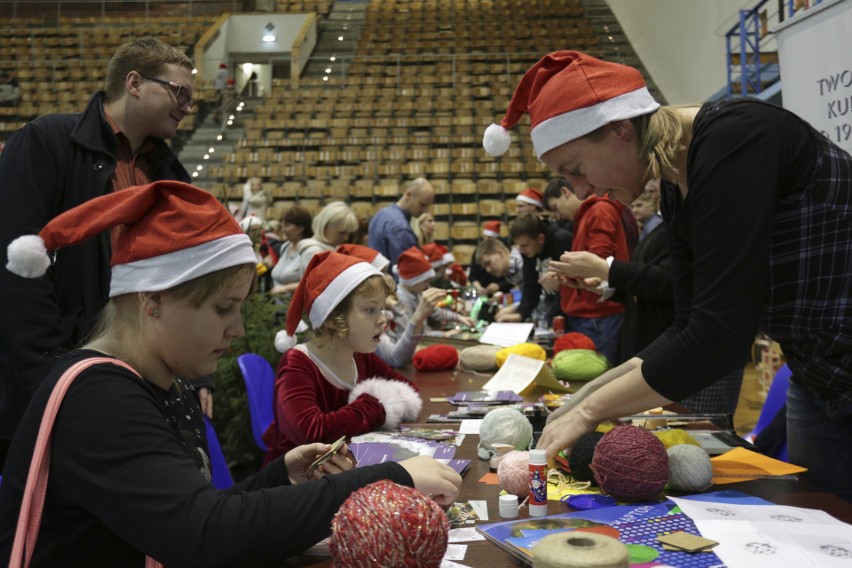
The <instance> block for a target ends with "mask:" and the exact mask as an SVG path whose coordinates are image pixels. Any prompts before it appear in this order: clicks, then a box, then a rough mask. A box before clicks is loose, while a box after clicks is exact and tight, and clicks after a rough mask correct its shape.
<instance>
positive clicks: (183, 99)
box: [142, 75, 192, 108]
mask: <svg viewBox="0 0 852 568" xmlns="http://www.w3.org/2000/svg"><path fill="white" fill-rule="evenodd" d="M142 77H144V78H145V79H147V80H149V81H154V82H155V83H159V84H161V85H165V86H166V87H168V88H169V90H170V91H171V92H173V93H174V94H175V98H176V99H177V102H178V105H179V106H186V105H189V108H192V97H191V96H189V95H188V94H187V92H186V89H185V88H184V87H183V86H182V85H178V84H177V83H175V82H173V81H164V80H162V79H157V78H156V77H151V76H149V75H142Z"/></svg>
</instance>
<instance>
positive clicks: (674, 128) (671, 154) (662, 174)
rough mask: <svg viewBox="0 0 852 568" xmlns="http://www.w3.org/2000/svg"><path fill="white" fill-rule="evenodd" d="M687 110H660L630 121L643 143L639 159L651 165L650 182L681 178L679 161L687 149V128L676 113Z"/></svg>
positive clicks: (647, 173) (637, 136) (648, 172)
mask: <svg viewBox="0 0 852 568" xmlns="http://www.w3.org/2000/svg"><path fill="white" fill-rule="evenodd" d="M687 107H688V105H684V106H681V107H660V108H659V109H657V111H656V112H654V113H651V114H643V115H642V116H637V117H635V118H632V119H630V120H631V122H632V123H633V129H634V130H635V131H636V139H637V140H638V141H639V156H640V157H641V158H642V160H644V161H645V163H646V164H648V169H647V170H646V175H647V176H648V177H649V178H657V179H659V178H667V179H668V178H672V177H675V176H677V175H679V174H680V172H679V171H678V169H677V167H676V166H675V160H676V159H677V156H678V153H679V152H680V150H681V149H682V148H683V146H684V140H683V134H684V125H683V121H682V120H681V119H680V118H679V117H678V115H677V114H676V113H675V111H674V110H673V109H675V108H687ZM688 144H689V141H688V140H687V141H686V145H688Z"/></svg>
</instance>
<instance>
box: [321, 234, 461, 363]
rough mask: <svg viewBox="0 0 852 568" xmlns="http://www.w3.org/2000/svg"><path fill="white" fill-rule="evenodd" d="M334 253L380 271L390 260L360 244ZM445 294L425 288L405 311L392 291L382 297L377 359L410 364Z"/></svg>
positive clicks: (340, 247)
mask: <svg viewBox="0 0 852 568" xmlns="http://www.w3.org/2000/svg"><path fill="white" fill-rule="evenodd" d="M337 252H339V253H340V254H348V255H350V256H354V257H357V258H360V259H362V260H365V261H367V262H369V263H370V264H372V265H373V266H375V267H376V268H378V269H379V270H381V271H383V272H384V271H386V270H387V269H388V268H389V267H390V261H389V260H388V259H387V258H385V256H384V255H383V254H382V253H380V252H379V251H377V250H375V249H372V248H370V247H365V246H363V245H356V244H343V245H340V246H339V247H338V248H337ZM445 296H446V292H444V290H440V289H438V288H429V289H428V290H426V291H425V292H423V293H422V294H420V301H419V302H418V303H417V307H416V308H415V309H414V312H413V313H410V314H409V313H408V312H407V311H406V310H405V307H404V306H403V305H402V303H401V302H400V301H399V298H397V297H396V295H395V294H391V295H389V296H388V297H387V299H385V318H387V328H386V329H385V333H383V334H382V337H381V341H380V342H379V346H378V348H376V355H378V356H379V359H381V360H382V361H384V362H385V363H387V364H388V365H390V366H391V367H393V368H395V369H396V368H399V367H404V366H405V365H407V364H409V363H411V359H412V357H413V356H414V351H415V350H416V349H417V344H418V343H419V342H420V338H421V337H422V335H423V330H424V328H425V326H426V319H427V318H428V317H429V316H430V315H432V312H433V311H435V306H436V305H437V304H438V302H439V301H441V300H442V299H443V298H444V297H445Z"/></svg>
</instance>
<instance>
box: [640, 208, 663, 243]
mask: <svg viewBox="0 0 852 568" xmlns="http://www.w3.org/2000/svg"><path fill="white" fill-rule="evenodd" d="M662 222H663V218H662V217H660V215H659V214H658V213H654V214H653V215H651V216H650V217H648V218H647V219H645V220H644V221H642V230H641V231H639V240H640V241H642V240H644V239H645V237H647V236H648V235H650V234H651V231H653V230H654V229H656V228H657V225H659V224H660V223H662Z"/></svg>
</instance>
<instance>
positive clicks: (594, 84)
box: [482, 51, 660, 159]
mask: <svg viewBox="0 0 852 568" xmlns="http://www.w3.org/2000/svg"><path fill="white" fill-rule="evenodd" d="M659 107H660V104H659V103H658V102H657V101H655V100H654V98H653V97H652V96H651V93H649V92H648V89H647V87H645V81H644V79H642V75H641V74H640V73H639V71H637V70H636V69H634V68H633V67H628V66H626V65H619V64H618V63H611V62H609V61H601V60H600V59H595V58H594V57H591V56H589V55H586V54H584V53H580V52H577V51H557V52H555V53H550V54H548V55H545V56H544V57H543V58H541V59H540V60H539V61H538V63H536V64H535V65H533V66H532V67H531V68H530V69H529V71H527V72H526V74H525V75H524V77H523V79H521V82H520V83H518V86H517V87H516V88H515V93H514V94H513V95H512V100H511V101H510V102H509V108H508V109H507V110H506V115H505V116H504V117H503V118H502V119H501V120H500V124H492V125H491V126H489V127H488V128H487V129H486V130H485V136H484V138H483V140H482V145H483V147H484V148H485V151H486V152H488V153H489V154H491V155H492V156H501V155H503V154H504V153H506V151H507V150H508V149H509V145H510V144H511V137H510V136H509V132H508V129H510V128H513V127H514V126H515V125H516V124H517V123H518V120H520V118H521V116H523V114H524V113H525V112H526V113H528V114H529V115H530V136H531V137H532V142H533V147H534V148H535V153H536V156H538V157H539V159H540V158H541V157H542V155H544V154H545V153H546V152H548V151H549V150H552V149H553V148H556V147H557V146H561V145H562V144H565V143H566V142H570V141H571V140H575V139H577V138H579V137H581V136H583V135H585V134H588V133H589V132H593V131H594V130H597V129H598V128H600V127H601V126H605V125H606V124H609V123H610V122H613V121H616V120H626V119H628V118H633V117H636V116H641V115H643V114H648V113H651V112H653V111H655V110H657V109H658V108H659Z"/></svg>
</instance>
